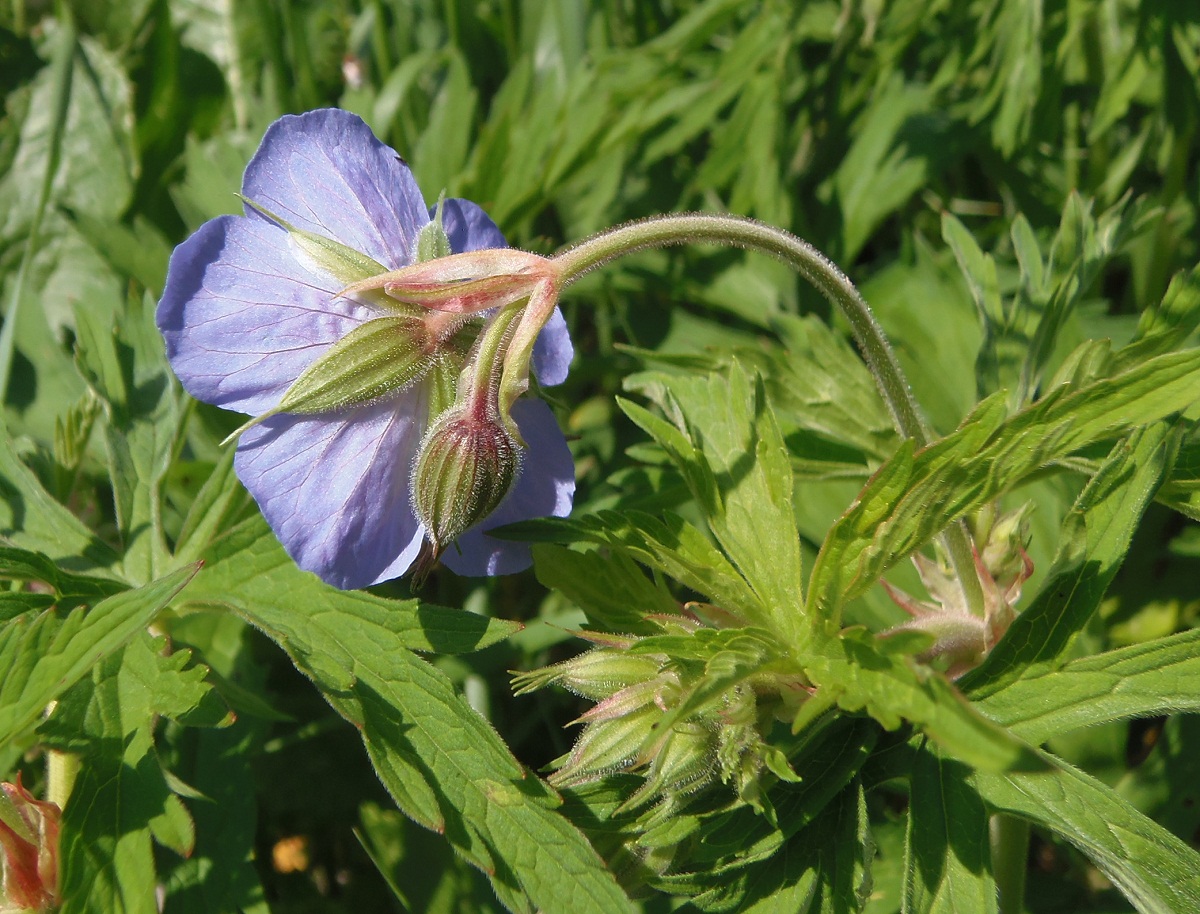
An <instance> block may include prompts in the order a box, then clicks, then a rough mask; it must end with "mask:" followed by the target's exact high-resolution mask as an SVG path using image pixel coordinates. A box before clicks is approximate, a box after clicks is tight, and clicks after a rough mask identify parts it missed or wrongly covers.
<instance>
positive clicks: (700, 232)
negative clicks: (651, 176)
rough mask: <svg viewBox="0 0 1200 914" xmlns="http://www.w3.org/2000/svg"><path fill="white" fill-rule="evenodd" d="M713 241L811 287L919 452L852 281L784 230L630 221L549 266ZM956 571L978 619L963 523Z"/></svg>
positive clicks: (919, 426)
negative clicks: (772, 264) (846, 329)
mask: <svg viewBox="0 0 1200 914" xmlns="http://www.w3.org/2000/svg"><path fill="white" fill-rule="evenodd" d="M705 242H707V243H712V244H724V245H733V246H735V247H743V248H748V249H750V250H754V251H759V252H761V253H764V254H769V255H770V256H772V257H775V258H778V259H779V260H782V261H783V262H784V263H786V264H788V265H789V266H791V267H792V268H793V269H795V270H796V272H798V273H799V274H800V275H801V276H803V277H804V278H805V279H807V280H808V281H809V282H810V283H812V284H813V285H814V286H815V287H816V288H817V289H818V291H820V292H821V294H823V295H824V296H825V297H826V298H827V299H829V301H830V302H831V303H832V304H833V305H834V306H835V307H836V308H837V309H838V310H839V311H841V313H842V315H843V316H844V317H845V318H846V320H847V321H848V322H849V324H850V330H851V332H852V333H853V334H854V340H855V342H856V343H857V344H858V348H859V351H860V352H861V353H862V356H863V359H864V361H865V362H866V363H867V367H868V368H869V369H870V371H871V375H872V377H874V379H875V384H876V386H877V387H878V388H879V392H880V394H881V395H882V396H883V400H884V403H886V404H887V408H888V411H889V412H890V413H891V415H892V421H893V423H894V424H895V426H896V430H897V431H898V432H899V433H900V434H901V435H902V436H904V437H905V438H911V439H913V441H914V443H915V444H916V446H917V447H918V448H921V447H924V446H925V445H927V444H928V443H929V442H930V439H931V438H932V431H931V429H930V427H929V424H928V422H927V421H926V419H925V417H924V416H923V415H922V413H921V408H920V406H919V405H918V404H917V401H916V398H915V397H914V396H913V393H912V389H911V387H910V386H909V384H908V379H907V378H906V377H905V376H904V370H903V369H902V368H901V367H900V363H899V361H897V359H896V353H895V352H894V351H893V349H892V347H891V344H890V343H889V342H888V340H887V337H886V336H885V335H884V332H883V328H882V327H880V326H879V323H878V321H876V320H875V315H874V314H872V313H871V309H870V307H869V306H868V305H867V303H866V300H865V299H863V297H862V295H860V294H859V291H858V289H857V288H855V286H854V283H852V282H851V281H850V279H849V278H848V277H847V276H846V274H845V273H843V272H842V271H841V270H840V269H838V267H837V265H836V264H834V263H833V262H832V261H831V260H829V258H827V257H826V256H825V255H824V254H822V253H821V252H820V251H818V250H817V249H816V248H815V247H813V246H812V245H811V244H809V243H808V242H807V241H803V240H801V239H800V238H797V237H796V236H795V235H793V234H791V233H790V232H786V231H784V230H783V229H779V228H775V227H774V226H771V225H766V224H764V223H762V222H757V221H755V220H753V219H746V218H743V217H740V216H729V215H722V214H710V213H686V214H682V215H672V216H658V217H656V218H653V219H645V220H642V221H640V222H629V223H626V224H625V225H620V226H617V227H616V228H614V229H610V230H608V231H605V232H602V233H600V234H599V235H594V236H593V237H591V238H589V239H587V240H586V241H583V242H580V243H579V244H576V245H574V246H572V247H569V248H567V249H566V250H564V251H562V252H561V253H559V254H558V255H557V256H556V257H555V258H554V261H555V263H556V265H557V266H558V269H559V278H560V282H561V284H562V285H564V286H565V285H566V284H568V283H570V282H572V281H573V280H575V279H578V278H579V277H580V276H582V275H583V274H584V273H587V272H588V271H590V270H594V269H596V268H597V267H599V266H603V265H604V264H606V263H608V262H610V261H612V260H615V259H616V258H618V257H621V256H624V255H625V254H631V253H633V252H635V251H641V250H646V249H648V248H657V247H667V246H670V245H680V244H695V243H705ZM943 542H944V544H945V546H946V550H947V552H948V553H949V555H950V561H951V563H952V564H953V566H954V570H955V573H956V574H957V576H958V578H959V580H960V581H961V582H962V587H963V592H964V595H965V597H966V600H967V605H968V606H969V607H970V608H971V610H972V611H973V612H974V613H976V614H977V615H983V613H984V606H983V589H982V587H981V586H980V584H979V579H978V576H977V575H976V572H975V560H974V554H973V552H972V549H971V540H970V536H969V534H968V533H967V531H966V528H965V527H964V525H963V524H962V523H958V524H954V525H952V526H951V527H950V528H949V529H948V530H946V532H945V533H944V534H943Z"/></svg>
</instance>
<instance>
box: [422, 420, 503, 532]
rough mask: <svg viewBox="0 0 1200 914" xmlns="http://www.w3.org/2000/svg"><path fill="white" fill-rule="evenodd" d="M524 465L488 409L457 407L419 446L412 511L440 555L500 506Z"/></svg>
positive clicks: (437, 423) (437, 424)
mask: <svg viewBox="0 0 1200 914" xmlns="http://www.w3.org/2000/svg"><path fill="white" fill-rule="evenodd" d="M520 466H521V453H520V450H519V448H518V447H517V443H516V442H515V441H514V440H513V438H512V436H511V435H509V433H508V432H507V431H506V430H505V428H504V426H503V424H502V423H500V422H499V421H498V420H497V419H496V418H495V416H494V415H493V414H492V412H491V411H490V410H486V409H475V408H473V407H471V406H466V407H461V406H460V407H455V408H454V409H451V410H449V411H447V412H445V413H443V414H442V416H441V418H439V419H438V420H437V421H436V422H434V424H433V426H432V427H431V428H430V429H429V432H428V433H427V434H426V435H425V440H424V441H423V442H422V443H421V452H420V454H419V456H418V457H417V463H416V467H415V468H414V469H413V481H412V491H413V509H414V510H415V511H416V514H417V518H418V519H419V520H420V521H421V523H422V524H424V525H425V529H426V531H427V535H428V537H429V541H430V544H431V545H432V547H433V550H434V552H435V553H440V552H441V551H442V550H443V549H445V548H446V546H448V545H449V544H450V543H452V542H454V540H455V539H457V538H458V537H459V536H460V535H461V534H463V533H465V532H466V531H467V530H469V529H470V528H471V527H473V526H475V525H476V524H477V523H479V522H480V521H482V520H483V519H484V518H486V517H487V516H488V515H489V514H491V513H492V512H493V511H495V510H496V508H498V507H499V506H500V503H501V502H502V501H504V498H505V496H506V495H508V493H509V490H510V489H511V488H512V487H513V483H515V482H516V479H517V473H518V472H519V470H520Z"/></svg>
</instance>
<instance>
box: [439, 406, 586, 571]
mask: <svg viewBox="0 0 1200 914" xmlns="http://www.w3.org/2000/svg"><path fill="white" fill-rule="evenodd" d="M513 418H514V419H515V420H516V421H517V427H518V428H520V430H521V435H522V436H523V437H524V438H525V443H526V444H528V445H529V448H528V450H527V451H526V452H525V460H524V463H523V464H522V466H521V475H520V476H519V477H518V479H517V484H516V486H514V487H513V490H512V491H511V492H510V493H509V494H508V497H507V498H506V499H504V501H503V503H502V504H501V505H500V507H499V508H497V509H496V510H495V511H494V512H493V513H492V515H491V517H489V518H488V519H487V520H485V521H484V522H483V523H482V524H480V525H479V526H478V527H475V528H473V529H471V530H468V531H467V532H466V533H464V534H463V535H462V536H460V537H459V538H458V540H457V541H456V542H455V543H454V544H453V545H451V546H450V548H449V549H447V550H446V552H445V553H444V554H443V555H442V561H443V563H445V564H446V565H447V566H448V567H449V568H450V569H451V570H453V571H454V572H456V573H458V574H461V575H493V574H513V573H514V572H517V571H521V570H522V569H524V568H528V567H529V565H530V563H531V562H532V558H531V557H530V553H529V545H528V544H527V543H517V542H510V541H508V540H501V539H494V538H493V537H490V536H488V535H487V531H488V530H491V529H492V528H493V527H499V526H500V525H502V524H511V523H514V522H515V521H519V520H529V519H531V518H534V517H548V516H554V517H565V516H566V515H568V514H570V513H571V501H572V499H573V498H574V497H575V461H574V459H573V458H572V457H571V451H570V449H569V448H568V447H567V441H566V439H565V438H564V437H563V433H562V432H561V431H559V428H558V423H557V422H556V421H555V419H554V414H553V413H552V412H550V407H548V406H547V405H546V404H545V403H543V402H542V401H541V400H518V401H517V403H516V404H515V405H514V406H513Z"/></svg>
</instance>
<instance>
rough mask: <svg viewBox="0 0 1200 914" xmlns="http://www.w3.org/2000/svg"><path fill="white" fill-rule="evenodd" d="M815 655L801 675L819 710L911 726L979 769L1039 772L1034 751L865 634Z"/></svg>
mask: <svg viewBox="0 0 1200 914" xmlns="http://www.w3.org/2000/svg"><path fill="white" fill-rule="evenodd" d="M817 651H819V653H817V652H814V654H813V656H811V657H806V658H805V659H804V668H805V673H806V674H807V675H808V677H809V679H810V680H811V681H812V684H813V685H814V686H816V687H817V689H818V692H817V697H818V698H819V699H821V701H822V703H825V702H829V703H832V702H836V703H837V705H838V707H840V708H842V709H843V710H844V711H849V712H852V713H853V712H857V711H865V712H866V713H867V714H869V715H871V717H873V718H875V720H877V721H879V723H880V724H882V725H883V727H884V728H885V729H887V730H895V729H896V728H897V727H898V726H900V724H901V722H904V721H907V722H909V723H911V724H912V725H913V726H915V727H916V728H918V729H919V730H921V731H922V732H924V733H925V734H926V735H927V736H929V737H930V738H931V739H933V740H934V741H935V742H937V743H938V744H939V745H940V746H941V747H942V748H943V749H944V750H945V751H946V752H947V753H948V754H950V755H952V756H953V757H955V758H957V759H960V760H962V761H964V762H966V763H967V764H968V765H972V766H974V767H977V768H982V769H985V770H988V771H1006V770H1010V769H1029V768H1037V767H1039V763H1038V761H1037V759H1036V758H1035V757H1034V756H1033V754H1032V750H1031V749H1030V747H1029V746H1027V745H1026V744H1025V743H1023V742H1022V741H1021V740H1020V739H1018V738H1017V737H1016V736H1015V735H1013V734H1012V733H1010V732H1009V731H1007V730H1005V729H1004V728H1002V727H1000V726H999V725H997V724H996V723H995V722H993V721H992V720H990V719H989V718H987V717H984V716H983V715H982V714H981V713H979V711H978V710H977V709H976V708H974V707H973V706H972V705H970V704H968V703H967V701H966V700H965V699H964V698H963V697H962V695H961V694H959V692H958V690H956V689H955V688H954V687H953V686H952V685H951V684H950V683H949V682H948V681H947V680H946V679H945V678H944V677H943V676H942V675H941V674H939V673H936V672H934V671H933V670H930V669H929V668H927V667H924V666H920V665H917V664H916V663H914V662H912V661H911V660H909V659H908V658H905V657H900V656H897V655H895V654H888V653H884V652H883V651H882V650H880V649H879V648H878V647H877V646H876V643H875V641H874V638H873V637H872V636H870V635H868V634H867V633H865V632H863V631H861V630H854V629H851V630H847V631H845V632H843V633H842V635H841V636H839V637H837V638H833V639H830V640H829V641H828V642H827V643H826V644H824V645H821V646H819V647H818V648H817ZM825 706H826V707H828V706H829V705H828V704H826V705H825ZM815 710H819V705H816V706H814V711H815ZM801 713H802V714H803V713H804V710H802V712H801Z"/></svg>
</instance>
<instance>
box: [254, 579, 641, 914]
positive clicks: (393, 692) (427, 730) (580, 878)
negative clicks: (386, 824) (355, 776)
mask: <svg viewBox="0 0 1200 914" xmlns="http://www.w3.org/2000/svg"><path fill="white" fill-rule="evenodd" d="M238 608H239V611H240V612H242V613H243V614H244V615H245V616H246V618H247V619H248V620H249V621H251V622H252V623H253V624H254V625H256V626H258V627H259V628H261V629H262V630H263V631H264V632H266V633H267V634H268V635H269V636H270V637H271V638H273V639H274V640H275V641H277V642H278V643H279V644H280V645H281V646H282V647H284V649H285V650H287V651H288V652H289V653H290V654H291V656H292V657H293V659H294V660H295V661H296V662H297V664H298V665H299V666H300V668H301V669H302V670H303V671H304V672H306V673H307V674H308V675H309V676H311V677H312V678H313V679H314V681H315V682H316V684H317V686H318V687H319V688H321V690H322V691H323V692H324V693H325V697H326V699H327V700H328V701H329V703H330V704H331V705H333V707H334V708H335V709H337V710H338V711H339V713H341V714H342V715H343V716H345V717H346V718H347V719H349V720H350V721H352V722H353V723H355V724H356V725H357V726H359V727H360V728H361V729H362V733H363V742H364V744H365V745H366V747H367V752H368V754H369V755H370V757H371V761H372V764H374V766H375V768H376V771H377V772H378V773H379V776H380V779H381V780H382V781H383V783H384V784H385V786H386V787H387V788H388V790H389V792H390V793H391V794H392V796H393V797H394V798H395V799H396V801H397V803H398V804H399V805H400V807H401V809H403V810H404V812H405V813H407V814H408V815H409V816H410V817H412V818H413V819H415V820H416V821H417V822H419V823H420V824H422V825H424V826H425V827H426V828H432V829H435V830H437V831H439V832H442V833H443V834H445V835H446V837H447V838H448V839H449V840H450V841H451V843H452V844H453V845H454V846H455V847H456V849H457V850H458V851H459V852H460V853H462V854H463V856H464V857H466V859H468V860H469V861H470V862H471V863H472V864H474V865H475V866H477V867H479V868H480V869H482V870H484V872H485V873H487V874H488V876H489V878H491V880H492V885H493V886H494V887H495V889H496V891H497V893H498V894H499V896H500V898H501V899H502V900H503V901H504V903H505V904H507V905H508V906H509V907H510V908H513V909H514V910H517V911H524V910H530V909H531V908H540V909H553V908H555V907H561V906H565V907H567V908H569V909H570V910H572V911H579V912H589V911H594V912H596V914H602V912H607V911H626V910H630V911H631V910H633V909H632V907H631V904H630V902H629V901H628V900H627V899H626V898H625V896H624V893H623V892H622V891H621V890H620V889H619V888H618V887H617V884H616V881H615V880H614V879H613V878H612V876H611V875H610V874H609V873H608V872H607V870H606V869H605V868H604V865H603V863H602V861H601V860H600V858H599V857H598V856H596V854H595V852H594V851H593V850H592V849H591V847H590V845H588V843H587V841H586V839H584V837H583V836H582V835H581V834H580V833H579V832H578V831H576V830H575V828H574V826H572V825H571V824H570V823H568V822H567V820H566V819H564V818H563V817H562V816H560V815H559V814H558V813H557V812H555V811H554V807H555V806H556V805H557V804H558V800H557V798H556V797H555V796H554V795H553V794H552V792H551V791H550V790H549V788H547V787H546V786H545V785H544V784H543V783H542V782H541V781H540V780H538V779H537V778H535V777H534V776H533V775H530V774H529V773H527V772H526V771H525V770H524V769H523V768H522V767H521V766H520V765H519V764H518V763H517V761H516V760H515V759H514V758H513V757H512V755H511V754H509V752H508V749H507V747H506V746H505V745H504V743H503V742H502V741H501V740H500V739H499V737H498V736H497V735H496V733H495V731H494V730H492V729H491V728H490V727H489V726H488V724H487V723H486V722H485V721H484V720H483V718H481V717H480V716H479V715H478V714H477V713H476V712H475V711H474V710H472V709H471V708H470V707H469V706H468V705H467V704H466V702H465V701H463V700H462V699H461V698H460V697H459V696H458V695H456V694H455V693H454V690H453V688H452V687H451V685H450V683H449V681H448V680H447V679H446V678H445V676H444V675H443V674H441V673H440V672H438V671H437V670H435V669H434V668H433V667H431V666H429V665H428V664H427V663H425V662H424V661H422V660H420V659H418V658H417V657H416V656H414V655H413V654H411V653H410V652H409V651H408V650H407V649H406V647H405V646H404V643H403V640H402V639H401V638H400V637H397V634H396V633H394V632H388V631H386V630H384V629H383V628H382V627H381V626H379V625H378V624H377V623H376V624H371V622H370V617H369V616H365V615H364V614H361V613H358V612H355V611H354V610H355V609H357V608H358V607H356V606H354V605H353V604H346V603H341V604H336V605H331V606H327V607H326V608H325V609H324V610H323V611H321V612H318V613H313V614H305V613H297V612H295V610H294V608H293V606H292V605H282V606H281V605H278V604H275V605H270V604H267V603H263V602H257V601H253V600H245V602H243V603H242V605H240V606H239V607H238ZM337 668H342V669H343V673H342V674H341V675H339V676H338V677H337V678H336V679H335V680H333V681H329V680H327V679H326V678H325V677H324V675H323V672H324V671H326V670H329V669H337Z"/></svg>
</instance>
